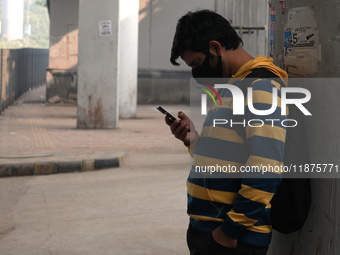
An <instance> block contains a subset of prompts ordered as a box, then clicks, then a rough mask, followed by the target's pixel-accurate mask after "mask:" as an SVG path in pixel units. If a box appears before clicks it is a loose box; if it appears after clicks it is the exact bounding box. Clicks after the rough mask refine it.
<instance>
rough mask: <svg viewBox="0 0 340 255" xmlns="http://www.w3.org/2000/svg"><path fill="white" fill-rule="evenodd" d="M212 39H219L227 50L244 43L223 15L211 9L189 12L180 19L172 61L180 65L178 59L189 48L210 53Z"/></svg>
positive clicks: (173, 44) (172, 49)
mask: <svg viewBox="0 0 340 255" xmlns="http://www.w3.org/2000/svg"><path fill="white" fill-rule="evenodd" d="M212 40H215V41H218V42H219V43H220V44H221V46H222V47H225V49H226V50H229V49H234V50H235V49H237V48H238V46H240V45H243V41H242V39H241V38H240V37H239V36H238V34H237V33H236V31H235V30H234V29H233V28H232V27H231V25H230V23H229V22H228V21H227V20H226V19H225V18H224V17H222V16H221V15H219V14H217V13H215V12H213V11H211V10H200V11H196V12H188V13H187V14H185V15H184V16H183V17H181V18H180V19H179V20H178V23H177V27H176V33H175V36H174V40H173V42H172V48H171V57H170V62H171V63H172V64H173V65H176V66H178V65H179V63H177V62H176V59H178V57H179V56H180V55H182V54H183V52H184V51H185V50H187V49H190V50H192V51H194V52H202V53H204V54H206V55H208V53H209V42H210V41H212Z"/></svg>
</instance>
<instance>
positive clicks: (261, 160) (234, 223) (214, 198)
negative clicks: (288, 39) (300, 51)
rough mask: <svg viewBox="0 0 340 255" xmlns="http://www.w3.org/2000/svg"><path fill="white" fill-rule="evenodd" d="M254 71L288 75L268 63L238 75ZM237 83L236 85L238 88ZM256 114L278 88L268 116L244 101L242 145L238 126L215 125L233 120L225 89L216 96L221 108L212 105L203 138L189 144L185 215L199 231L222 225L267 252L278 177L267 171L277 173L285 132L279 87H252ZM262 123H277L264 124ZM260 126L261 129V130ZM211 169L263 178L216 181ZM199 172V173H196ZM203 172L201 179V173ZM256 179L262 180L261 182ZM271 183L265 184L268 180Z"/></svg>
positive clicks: (228, 176)
mask: <svg viewBox="0 0 340 255" xmlns="http://www.w3.org/2000/svg"><path fill="white" fill-rule="evenodd" d="M254 68H266V69H268V70H270V71H272V72H273V73H275V74H277V75H278V76H279V77H281V78H286V77H287V74H286V73H285V72H284V71H283V70H281V69H280V68H278V67H276V66H275V65H274V64H273V63H272V59H269V58H266V57H262V56H260V57H258V58H257V59H255V60H252V61H250V62H247V63H246V64H245V65H244V66H243V67H241V69H240V70H239V71H238V73H236V75H235V77H236V78H243V77H245V76H246V75H248V74H249V73H250V72H251V71H250V70H252V69H254ZM239 84H240V83H239V82H237V83H235V85H239ZM251 87H252V88H253V105H254V107H255V109H258V110H265V109H269V108H270V107H271V105H272V89H273V88H274V87H276V88H278V107H277V109H276V110H275V111H274V112H273V113H272V114H271V115H268V116H258V115H253V114H252V113H251V112H250V111H249V109H248V107H247V100H245V115H244V117H243V118H244V119H245V121H246V123H248V121H249V120H253V121H252V122H251V126H247V127H246V128H245V136H246V138H245V139H246V142H245V141H244V139H243V138H242V137H241V136H240V135H239V134H238V132H237V130H236V125H233V126H232V127H231V126H230V124H228V125H216V126H215V127H213V120H214V119H227V120H230V119H234V118H233V109H232V108H233V105H232V94H231V92H230V91H229V90H228V89H223V90H221V91H220V92H219V95H220V97H221V99H222V106H221V105H219V104H218V105H217V106H215V105H213V106H212V107H211V108H210V110H209V112H208V114H207V117H206V120H205V122H204V125H203V128H202V132H201V134H200V135H199V136H198V138H197V140H196V141H195V142H194V143H193V144H191V146H190V148H189V151H190V154H191V156H192V158H193V161H192V169H191V173H190V175H189V177H188V180H187V193H188V214H189V216H190V222H191V224H192V225H193V226H194V227H195V228H196V229H198V230H200V231H204V232H211V231H212V230H214V229H215V228H216V227H217V226H219V225H221V229H222V231H223V232H224V233H225V234H226V235H227V236H229V237H231V238H234V239H238V240H239V241H241V242H244V243H248V244H251V245H256V246H267V245H269V244H270V241H271V232H272V227H271V220H270V208H271V206H270V200H271V198H272V197H273V195H274V193H275V191H276V189H277V187H278V185H279V183H280V181H281V175H280V173H277V172H270V168H269V166H271V167H275V166H276V167H280V166H281V165H282V161H283V152H284V142H285V136H286V129H285V128H284V127H282V126H281V121H282V120H283V119H285V118H286V116H281V108H280V105H281V92H280V89H281V86H280V84H279V83H277V82H275V81H273V80H271V79H257V80H255V81H254V82H253V83H252V84H251ZM266 119H276V120H280V121H275V122H268V121H266ZM260 120H262V121H263V122H264V123H265V124H264V125H263V126H261V127H256V126H260V125H261V123H262V122H261V121H260ZM210 166H215V167H216V166H220V167H223V166H225V167H228V166H229V169H230V167H234V168H236V169H240V167H245V166H249V167H252V168H253V169H254V168H256V169H264V168H265V167H267V169H268V172H266V173H264V174H263V173H256V172H248V173H240V172H239V171H238V173H234V172H230V173H220V174H219V176H216V175H214V176H213V178H211V177H212V175H211V174H209V173H204V169H207V168H209V167H210ZM197 169H201V170H202V171H201V173H198V172H199V171H197ZM243 169H244V168H243ZM202 172H203V173H202ZM259 177H260V178H259ZM268 177H269V178H268Z"/></svg>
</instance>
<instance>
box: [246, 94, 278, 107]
mask: <svg viewBox="0 0 340 255" xmlns="http://www.w3.org/2000/svg"><path fill="white" fill-rule="evenodd" d="M244 104H245V105H246V106H247V105H248V95H247V98H246V101H245V103H244ZM254 104H269V105H273V93H271V92H268V91H263V90H254V91H253V105H254ZM277 107H278V108H281V98H280V97H279V96H278V97H277ZM255 109H256V108H255Z"/></svg>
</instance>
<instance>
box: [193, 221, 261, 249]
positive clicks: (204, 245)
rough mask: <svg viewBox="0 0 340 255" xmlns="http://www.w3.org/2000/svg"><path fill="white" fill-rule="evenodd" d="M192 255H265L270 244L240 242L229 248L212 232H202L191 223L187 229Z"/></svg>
mask: <svg viewBox="0 0 340 255" xmlns="http://www.w3.org/2000/svg"><path fill="white" fill-rule="evenodd" d="M187 243H188V247H189V250H190V255H222V254H224V255H265V254H266V253H267V251H268V246H265V247H258V246H253V245H250V244H245V243H241V242H238V243H237V247H236V248H228V247H225V246H223V245H221V244H219V243H217V242H216V241H215V240H214V238H213V237H212V234H211V232H201V231H199V230H197V229H195V228H194V227H193V226H192V225H191V224H189V228H188V231H187Z"/></svg>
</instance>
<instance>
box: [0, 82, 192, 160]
mask: <svg viewBox="0 0 340 255" xmlns="http://www.w3.org/2000/svg"><path fill="white" fill-rule="evenodd" d="M41 94H43V93H42V89H40V90H36V91H31V92H28V93H27V94H26V95H24V96H23V97H22V98H20V99H19V100H18V104H15V105H13V106H10V107H9V108H8V109H6V110H5V111H4V114H3V115H2V116H1V120H0V144H1V146H0V164H7V163H13V162H16V163H22V162H36V161H51V160H52V161H53V160H70V159H79V158H82V159H86V158H98V157H102V158H103V157H106V158H109V157H112V156H114V155H122V153H123V154H124V153H155V152H156V153H157V154H159V153H165V154H172V153H184V152H186V148H185V147H183V146H181V142H180V141H178V140H176V139H173V137H172V135H171V134H170V133H169V132H168V130H169V129H168V127H167V126H166V125H165V124H164V121H163V115H161V114H160V113H159V112H158V111H157V110H156V106H155V105H142V106H138V109H137V116H136V118H134V119H129V120H120V122H119V129H117V130H80V129H76V114H77V108H76V106H72V105H46V104H42V103H41V104H27V103H26V101H25V98H27V101H28V102H32V101H33V102H37V100H38V99H39V98H40V96H41ZM167 109H169V111H171V112H172V113H176V112H178V111H179V110H183V111H186V112H188V111H189V107H188V106H183V105H177V106H167Z"/></svg>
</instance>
